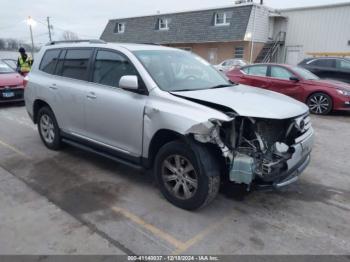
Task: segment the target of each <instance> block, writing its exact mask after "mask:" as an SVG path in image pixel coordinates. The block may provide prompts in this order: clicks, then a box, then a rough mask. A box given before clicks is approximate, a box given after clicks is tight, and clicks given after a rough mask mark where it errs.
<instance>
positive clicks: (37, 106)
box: [33, 99, 52, 124]
mask: <svg viewBox="0 0 350 262" xmlns="http://www.w3.org/2000/svg"><path fill="white" fill-rule="evenodd" d="M44 106H47V107H48V108H50V110H51V111H52V108H51V107H50V105H49V104H48V103H47V102H45V101H44V100H42V99H36V100H35V101H34V103H33V121H34V123H35V124H37V123H38V113H39V110H40V109H41V108H43V107H44Z"/></svg>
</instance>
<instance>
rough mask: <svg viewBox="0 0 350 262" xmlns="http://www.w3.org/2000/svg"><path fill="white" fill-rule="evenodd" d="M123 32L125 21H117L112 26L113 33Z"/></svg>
mask: <svg viewBox="0 0 350 262" xmlns="http://www.w3.org/2000/svg"><path fill="white" fill-rule="evenodd" d="M124 32H125V23H117V24H116V25H115V28H114V33H116V34H122V33H124Z"/></svg>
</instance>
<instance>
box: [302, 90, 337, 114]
mask: <svg viewBox="0 0 350 262" xmlns="http://www.w3.org/2000/svg"><path fill="white" fill-rule="evenodd" d="M307 105H308V107H309V108H310V112H311V113H313V114H316V115H327V114H329V113H330V112H331V111H332V109H333V101H332V98H331V97H330V96H329V95H327V94H325V93H315V94H312V95H311V96H310V97H309V98H308V100H307Z"/></svg>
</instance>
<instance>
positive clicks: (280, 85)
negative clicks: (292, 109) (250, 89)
mask: <svg viewBox="0 0 350 262" xmlns="http://www.w3.org/2000/svg"><path fill="white" fill-rule="evenodd" d="M270 68H271V69H270V77H271V79H270V86H269V89H270V90H271V91H275V92H278V93H282V94H285V95H287V96H290V97H293V98H295V99H301V94H302V87H301V85H300V82H298V81H295V80H291V79H290V78H291V77H294V74H293V73H292V72H291V71H289V70H287V69H286V68H283V67H281V66H271V67H270Z"/></svg>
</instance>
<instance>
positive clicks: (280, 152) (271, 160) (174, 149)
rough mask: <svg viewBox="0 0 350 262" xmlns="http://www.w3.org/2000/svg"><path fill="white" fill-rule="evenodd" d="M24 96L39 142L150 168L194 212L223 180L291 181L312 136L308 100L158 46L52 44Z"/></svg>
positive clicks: (167, 193) (306, 157) (171, 196)
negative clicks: (237, 79)
mask: <svg viewBox="0 0 350 262" xmlns="http://www.w3.org/2000/svg"><path fill="white" fill-rule="evenodd" d="M25 101H26V107H27V111H28V113H29V115H30V116H31V118H32V119H33V121H34V123H37V124H38V130H39V134H40V137H41V139H42V141H43V142H44V144H45V145H46V146H47V147H48V148H50V149H53V150H57V149H59V148H60V146H61V144H62V142H64V143H68V144H71V145H73V146H77V147H80V148H82V149H84V150H89V151H91V152H94V153H97V154H100V155H103V156H106V157H108V158H111V159H113V160H116V161H119V162H122V163H125V164H128V165H132V166H134V167H136V168H146V169H151V168H153V170H154V174H155V177H156V179H157V181H158V184H159V187H160V190H161V192H162V193H163V195H164V197H165V198H166V199H167V200H169V201H170V202H171V203H173V204H174V205H176V206H178V207H181V208H184V209H188V210H193V209H197V208H200V207H203V206H205V205H206V204H208V203H210V202H211V201H212V200H213V199H214V198H215V196H216V195H217V193H218V191H219V187H220V184H221V183H222V182H227V181H231V182H235V183H238V184H242V185H245V186H246V187H247V189H248V190H249V189H251V188H255V187H258V186H261V187H271V188H279V187H282V186H286V185H288V184H291V183H292V182H294V181H296V180H297V178H298V176H299V175H300V173H301V172H302V171H303V170H304V169H305V168H306V166H307V165H308V163H309V161H310V152H311V148H312V141H313V129H312V127H311V123H310V118H309V112H308V108H307V106H305V105H304V104H302V103H300V102H298V101H296V100H294V99H292V98H289V97H287V96H284V95H281V94H277V93H274V92H270V91H266V90H263V89H257V88H253V87H249V86H244V85H234V84H232V83H230V82H229V81H228V80H227V79H226V78H225V77H223V76H222V75H221V74H220V73H219V72H218V71H216V70H215V69H214V68H213V67H212V66H211V65H209V64H208V63H207V62H206V61H204V60H203V59H202V58H200V57H198V56H196V55H193V54H191V53H189V52H186V51H181V50H177V49H171V48H167V47H161V46H151V45H137V44H109V43H105V42H102V41H76V42H72V43H67V42H53V43H50V44H49V45H47V46H45V47H44V48H42V50H41V52H40V53H39V55H38V57H37V59H36V60H35V63H34V65H33V68H32V71H31V73H30V74H29V76H28V79H27V87H26V89H25Z"/></svg>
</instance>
